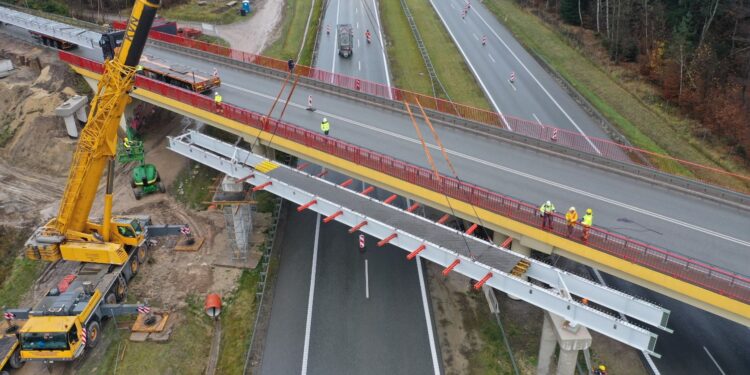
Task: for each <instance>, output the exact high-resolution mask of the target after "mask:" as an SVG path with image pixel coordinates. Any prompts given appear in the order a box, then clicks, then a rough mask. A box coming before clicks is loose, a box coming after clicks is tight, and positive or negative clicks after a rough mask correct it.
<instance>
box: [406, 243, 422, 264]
mask: <svg viewBox="0 0 750 375" xmlns="http://www.w3.org/2000/svg"><path fill="white" fill-rule="evenodd" d="M426 248H427V246H425V245H424V244H421V245H419V247H418V248H417V249H416V250H414V251H412V252H411V253H409V255H407V256H406V259H408V260H412V259H414V257H416V256H417V255H419V253H421V252H422V250H424V249H426Z"/></svg>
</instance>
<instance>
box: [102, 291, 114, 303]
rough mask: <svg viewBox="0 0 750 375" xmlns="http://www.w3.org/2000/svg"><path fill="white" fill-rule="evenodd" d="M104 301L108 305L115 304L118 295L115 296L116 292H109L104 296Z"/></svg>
mask: <svg viewBox="0 0 750 375" xmlns="http://www.w3.org/2000/svg"><path fill="white" fill-rule="evenodd" d="M104 303H106V304H108V305H114V304H116V303H117V296H115V294H114V293H109V294H107V296H106V297H104Z"/></svg>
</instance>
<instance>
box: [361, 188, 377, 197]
mask: <svg viewBox="0 0 750 375" xmlns="http://www.w3.org/2000/svg"><path fill="white" fill-rule="evenodd" d="M373 190H375V186H368V187H367V189H365V190H362V194H364V195H367V194H370V193H372V191H373Z"/></svg>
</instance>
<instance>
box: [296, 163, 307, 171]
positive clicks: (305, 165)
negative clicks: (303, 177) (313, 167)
mask: <svg viewBox="0 0 750 375" xmlns="http://www.w3.org/2000/svg"><path fill="white" fill-rule="evenodd" d="M309 165H310V163H302V164H300V165H298V166H297V170H300V171H301V170H304V169H305V168H307V167H308V166H309Z"/></svg>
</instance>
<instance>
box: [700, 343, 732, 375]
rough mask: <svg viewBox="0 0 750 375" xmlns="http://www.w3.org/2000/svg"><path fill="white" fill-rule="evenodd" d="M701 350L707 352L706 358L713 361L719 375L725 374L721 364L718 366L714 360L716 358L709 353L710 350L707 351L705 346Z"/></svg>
mask: <svg viewBox="0 0 750 375" xmlns="http://www.w3.org/2000/svg"><path fill="white" fill-rule="evenodd" d="M703 350H705V351H706V354H708V358H711V361H712V362H713V363H714V365H716V368H717V369H719V372H720V373H721V375H727V374H726V373H725V372H724V370H722V369H721V366H719V363H718V362H716V359H714V356H712V355H711V352H709V351H708V349H706V347H705V346H704V347H703Z"/></svg>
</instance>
